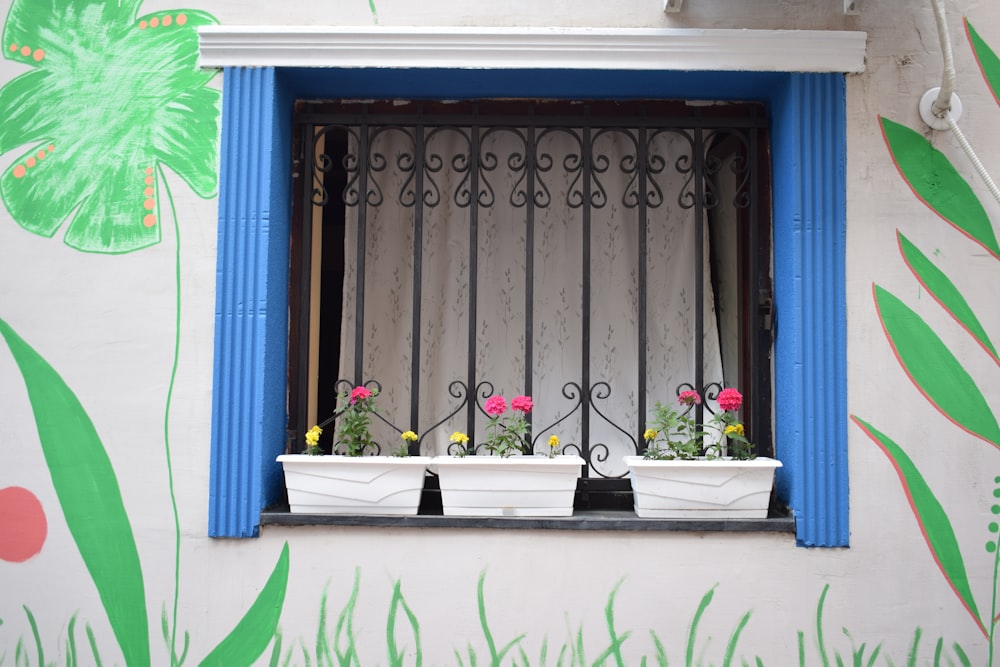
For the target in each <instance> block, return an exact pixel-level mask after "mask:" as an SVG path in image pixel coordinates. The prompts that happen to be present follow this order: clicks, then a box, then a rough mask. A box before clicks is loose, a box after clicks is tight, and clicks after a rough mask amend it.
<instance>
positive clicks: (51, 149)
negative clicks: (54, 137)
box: [49, 144, 56, 153]
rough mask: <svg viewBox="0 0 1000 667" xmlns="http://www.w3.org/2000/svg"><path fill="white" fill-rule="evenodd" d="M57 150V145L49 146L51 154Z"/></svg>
mask: <svg viewBox="0 0 1000 667" xmlns="http://www.w3.org/2000/svg"><path fill="white" fill-rule="evenodd" d="M55 149H56V145H55V144H49V152H50V153H51V152H52V151H54V150H55Z"/></svg>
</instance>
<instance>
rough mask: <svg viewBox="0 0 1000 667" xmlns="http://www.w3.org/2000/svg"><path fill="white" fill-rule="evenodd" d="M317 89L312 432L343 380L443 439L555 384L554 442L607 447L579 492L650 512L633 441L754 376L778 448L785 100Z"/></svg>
mask: <svg viewBox="0 0 1000 667" xmlns="http://www.w3.org/2000/svg"><path fill="white" fill-rule="evenodd" d="M297 108H298V112H297V114H296V116H295V119H294V126H295V135H294V141H295V142H296V145H297V147H296V155H297V156H298V157H300V158H301V163H300V164H299V165H297V167H298V168H297V169H296V173H297V174H298V175H299V178H298V184H299V189H300V190H301V191H302V192H301V193H299V194H298V195H297V197H296V199H295V202H296V204H298V206H297V208H296V211H297V212H296V215H295V216H293V217H294V218H296V219H297V222H296V223H295V224H293V226H292V242H291V248H292V260H291V276H292V277H291V283H290V284H291V301H290V313H291V318H292V327H291V328H290V332H291V344H290V355H289V414H290V424H289V432H290V434H291V435H290V439H291V442H292V443H293V445H292V450H293V451H298V447H299V443H301V442H303V438H302V436H303V433H304V431H305V430H306V429H307V428H309V426H311V425H312V424H314V423H317V421H321V422H323V425H324V426H327V425H329V426H330V427H329V428H326V430H325V433H324V436H323V439H322V440H321V443H322V444H324V445H325V446H326V448H327V450H329V448H330V446H331V445H330V443H331V442H332V439H333V437H332V436H333V431H334V429H333V426H334V424H333V423H329V422H331V420H332V418H333V413H334V410H335V407H336V406H335V400H334V399H335V395H336V393H337V392H338V391H344V390H345V388H349V387H352V386H354V385H357V384H362V383H367V384H368V385H369V386H371V387H374V386H378V387H379V388H380V389H381V395H380V398H379V407H380V413H381V415H382V416H383V418H384V419H385V423H381V422H379V421H376V422H375V424H373V429H372V430H373V435H374V437H375V440H376V441H377V442H378V443H380V445H381V446H382V447H383V448H384V450H388V449H390V448H392V447H394V446H395V443H396V441H397V440H398V436H399V433H401V432H402V431H404V430H408V429H414V430H416V431H418V432H419V433H420V435H421V438H420V441H419V442H417V443H414V444H413V445H412V449H413V453H418V452H419V453H422V454H425V455H433V454H442V453H445V451H446V449H447V447H448V434H450V433H451V432H453V431H455V430H458V431H463V432H468V433H469V434H470V435H471V436H472V442H471V443H470V447H475V446H476V444H477V442H481V441H482V436H483V423H484V420H485V412H484V411H483V408H482V406H483V402H484V400H485V399H486V398H488V397H489V396H490V395H492V394H494V393H496V394H504V395H507V396H508V397H511V396H513V395H517V394H529V395H534V397H535V410H534V411H533V413H532V415H531V416H532V420H533V423H532V432H531V444H532V445H533V447H534V448H535V449H536V450H537V451H542V450H543V449H544V444H545V442H546V440H547V438H548V436H549V435H550V434H553V433H555V434H557V435H559V437H560V439H561V441H562V444H563V447H564V448H565V450H566V451H571V452H573V453H579V454H580V455H581V456H582V457H583V458H584V459H585V460H586V461H587V462H588V465H587V467H586V469H585V471H584V475H583V479H582V480H581V483H580V488H581V493H579V494H578V496H577V510H585V509H608V508H616V509H631V505H632V496H631V489H630V486H629V483H628V481H627V479H625V477H626V474H627V470H626V469H625V467H624V465H623V464H622V462H621V457H622V456H623V455H626V454H635V453H637V452H639V451H641V450H642V449H643V447H644V442H643V439H642V433H643V430H644V429H645V421H646V416H647V415H648V414H649V411H650V409H651V408H652V406H653V404H654V402H656V401H660V400H662V401H664V402H672V401H673V400H674V398H675V397H676V395H677V394H678V393H679V392H680V391H681V390H682V389H685V388H690V387H697V388H699V389H700V390H701V393H703V394H704V395H705V396H706V397H707V398H709V399H710V398H711V397H712V396H714V395H716V394H717V393H718V392H719V391H720V390H721V389H722V388H723V387H726V386H739V387H740V388H741V390H742V391H743V393H744V396H745V398H746V407H745V409H744V411H743V418H744V420H745V421H746V423H747V428H748V430H749V436H750V437H751V439H752V440H754V441H755V442H757V443H758V445H759V449H760V451H762V452H763V453H765V454H768V455H770V454H772V451H773V450H772V447H771V442H770V440H771V438H770V435H771V434H770V415H771V406H770V390H771V376H770V350H771V340H770V335H769V333H768V330H767V327H768V326H769V324H770V322H769V320H768V319H767V318H766V317H761V311H762V308H763V309H764V311H765V312H764V315H767V312H766V308H767V304H768V303H769V301H770V285H771V276H770V269H771V257H770V226H769V222H770V216H769V211H768V209H767V207H768V206H769V204H770V196H769V192H768V190H767V184H768V182H769V179H768V178H767V175H768V170H767V164H768V161H767V157H768V150H767V146H768V134H767V131H766V128H767V118H766V114H765V111H764V107H763V105H761V104H725V105H705V104H698V105H689V104H685V103H679V102H663V101H641V102H640V101H632V102H609V101H600V100H590V101H552V100H547V101H538V100H520V101H510V100H507V101H495V100H494V101H484V100H480V101H470V102H462V103H458V102H448V103H437V102H427V101H419V102H405V101H400V100H392V101H385V102H371V101H368V102H337V103H333V102H331V103H325V104H321V103H305V102H301V103H299V104H298V105H297ZM713 407H714V408H715V409H717V406H714V403H713V402H711V401H710V400H709V401H708V402H707V403H706V404H705V405H704V406H698V407H697V411H698V412H699V413H700V412H702V411H704V410H711V409H713ZM699 421H702V418H701V417H700V416H699ZM328 423H329V424H328ZM432 483H433V480H432ZM426 505H433V503H427V504H425V510H427V511H433V508H432V507H427V506H426Z"/></svg>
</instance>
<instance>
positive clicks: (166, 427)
mask: <svg viewBox="0 0 1000 667" xmlns="http://www.w3.org/2000/svg"><path fill="white" fill-rule="evenodd" d="M157 170H158V171H159V174H160V183H161V184H162V188H163V192H164V193H165V195H166V199H167V201H168V202H169V203H170V217H171V218H172V219H173V223H174V248H175V250H174V280H175V282H176V290H175V294H176V302H175V304H174V307H175V321H174V358H173V363H172V364H171V367H170V383H169V385H168V386H167V401H166V405H165V407H164V410H163V447H164V452H165V454H166V459H167V486H168V488H169V491H170V509H171V511H172V512H173V519H174V600H173V609H172V611H171V622H170V664H171V666H172V667H176V666H177V665H179V664H180V661H178V659H177V649H176V646H177V607H178V602H179V599H180V576H181V523H180V515H179V514H178V512H177V495H176V493H175V492H174V470H173V464H172V462H171V457H170V404H171V400H172V399H173V395H174V382H175V380H176V379H177V365H178V359H179V357H180V347H181V230H180V224H179V223H178V222H177V207H176V206H174V198H173V195H172V194H171V193H170V188H169V186H168V185H167V179H166V174H165V173H164V171H163V167H162V166H159V165H158V166H157ZM161 220H162V218H161Z"/></svg>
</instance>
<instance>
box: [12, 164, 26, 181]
mask: <svg viewBox="0 0 1000 667" xmlns="http://www.w3.org/2000/svg"><path fill="white" fill-rule="evenodd" d="M26 173H28V170H27V169H25V168H24V165H23V164H19V165H17V166H16V167H14V178H23V177H24V175H25V174H26Z"/></svg>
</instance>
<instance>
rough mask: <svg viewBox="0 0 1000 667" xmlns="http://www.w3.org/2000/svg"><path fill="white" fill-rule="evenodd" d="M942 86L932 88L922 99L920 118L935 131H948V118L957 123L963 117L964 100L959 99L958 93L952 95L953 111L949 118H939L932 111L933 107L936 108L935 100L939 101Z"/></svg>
mask: <svg viewBox="0 0 1000 667" xmlns="http://www.w3.org/2000/svg"><path fill="white" fill-rule="evenodd" d="M940 90H941V88H940V86H939V87H937V88H931V89H930V90H928V91H927V92H926V93H924V96H923V97H921V98H920V118H921V119H923V121H924V122H925V123H926V124H927V126H928V127H930V128H931V129H934V130H947V129H948V116H950V117H951V119H952V120H954V121H955V122H956V123H957V122H958V119H959V118H961V117H962V100H960V99H959V98H958V93H952V94H951V110H950V111H949V112H948V114H947V116H945V117H942V118H938V117H937V116H935V115H934V112H933V111H931V107H933V106H934V100H936V99H937V96H938V91H940Z"/></svg>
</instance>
